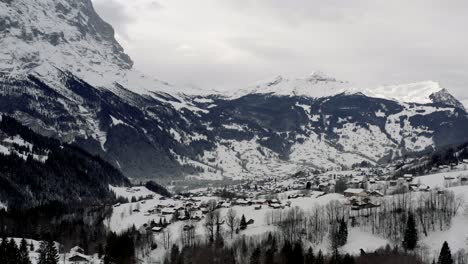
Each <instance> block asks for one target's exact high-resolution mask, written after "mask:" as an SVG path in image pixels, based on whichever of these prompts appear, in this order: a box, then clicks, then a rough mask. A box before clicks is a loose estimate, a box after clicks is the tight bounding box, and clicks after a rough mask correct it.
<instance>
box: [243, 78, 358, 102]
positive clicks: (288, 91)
mask: <svg viewBox="0 0 468 264" xmlns="http://www.w3.org/2000/svg"><path fill="white" fill-rule="evenodd" d="M349 85H350V84H349V83H348V82H345V81H339V80H337V79H336V78H333V77H330V76H328V75H326V74H324V73H323V72H320V71H314V72H312V73H311V74H309V75H307V76H304V77H286V76H284V75H278V76H276V77H273V78H271V79H268V80H266V81H260V82H257V83H255V84H254V85H251V86H250V87H249V88H247V89H242V90H239V91H237V92H235V93H234V97H240V96H243V95H247V94H272V95H277V96H305V97H312V98H319V97H324V96H331V95H335V94H337V93H339V92H342V91H344V90H345V89H346V88H348V87H349Z"/></svg>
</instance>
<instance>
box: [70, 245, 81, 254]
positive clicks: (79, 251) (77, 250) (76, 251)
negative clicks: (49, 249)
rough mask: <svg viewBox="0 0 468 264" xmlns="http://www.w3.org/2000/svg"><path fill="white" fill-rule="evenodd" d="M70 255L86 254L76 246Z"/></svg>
mask: <svg viewBox="0 0 468 264" xmlns="http://www.w3.org/2000/svg"><path fill="white" fill-rule="evenodd" d="M70 253H72V254H73V253H80V254H84V249H83V248H81V247H79V246H75V247H72V248H71V249H70Z"/></svg>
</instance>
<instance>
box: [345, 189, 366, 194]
mask: <svg viewBox="0 0 468 264" xmlns="http://www.w3.org/2000/svg"><path fill="white" fill-rule="evenodd" d="M344 192H345V193H352V194H359V193H363V192H365V191H364V189H360V188H359V189H355V188H348V189H346V190H345V191H344Z"/></svg>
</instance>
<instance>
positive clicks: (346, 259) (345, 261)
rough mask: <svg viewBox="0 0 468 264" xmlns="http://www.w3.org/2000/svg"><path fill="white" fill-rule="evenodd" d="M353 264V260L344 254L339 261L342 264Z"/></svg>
mask: <svg viewBox="0 0 468 264" xmlns="http://www.w3.org/2000/svg"><path fill="white" fill-rule="evenodd" d="M354 262H355V261H354V258H353V257H352V256H351V255H349V254H346V255H345V256H344V257H343V260H342V261H341V263H343V264H354Z"/></svg>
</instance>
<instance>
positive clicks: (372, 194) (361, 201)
mask: <svg viewBox="0 0 468 264" xmlns="http://www.w3.org/2000/svg"><path fill="white" fill-rule="evenodd" d="M343 194H344V196H345V197H346V198H348V205H349V206H351V210H355V211H358V210H362V209H370V208H376V207H380V203H379V201H378V200H379V198H381V197H384V194H383V193H381V192H379V191H366V190H364V189H361V188H349V189H346V190H345V191H344V193H343Z"/></svg>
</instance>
